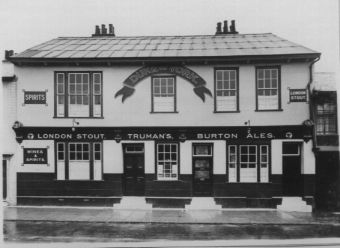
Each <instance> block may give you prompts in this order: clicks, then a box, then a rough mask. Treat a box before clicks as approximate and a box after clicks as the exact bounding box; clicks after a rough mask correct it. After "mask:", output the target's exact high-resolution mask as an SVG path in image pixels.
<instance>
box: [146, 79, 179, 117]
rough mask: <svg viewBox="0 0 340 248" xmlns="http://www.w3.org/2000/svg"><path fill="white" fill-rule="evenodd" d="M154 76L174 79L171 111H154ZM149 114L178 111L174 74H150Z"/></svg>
mask: <svg viewBox="0 0 340 248" xmlns="http://www.w3.org/2000/svg"><path fill="white" fill-rule="evenodd" d="M156 78H160V79H162V78H172V79H173V80H174V93H173V94H174V110H173V111H155V105H154V92H153V88H154V79H156ZM150 113H151V114H173V113H178V111H177V82H176V76H175V75H160V76H157V75H154V76H151V111H150Z"/></svg>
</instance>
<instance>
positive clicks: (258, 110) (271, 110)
mask: <svg viewBox="0 0 340 248" xmlns="http://www.w3.org/2000/svg"><path fill="white" fill-rule="evenodd" d="M280 111H283V109H255V112H280Z"/></svg>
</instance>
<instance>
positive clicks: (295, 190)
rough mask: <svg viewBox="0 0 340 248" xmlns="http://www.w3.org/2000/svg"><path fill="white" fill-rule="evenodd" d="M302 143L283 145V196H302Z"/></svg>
mask: <svg viewBox="0 0 340 248" xmlns="http://www.w3.org/2000/svg"><path fill="white" fill-rule="evenodd" d="M302 186H303V180H302V175H301V152H300V143H283V146H282V193H283V196H301V195H302Z"/></svg>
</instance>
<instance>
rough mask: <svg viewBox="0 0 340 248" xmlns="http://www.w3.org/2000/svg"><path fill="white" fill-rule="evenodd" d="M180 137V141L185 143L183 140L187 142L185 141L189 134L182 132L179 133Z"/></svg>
mask: <svg viewBox="0 0 340 248" xmlns="http://www.w3.org/2000/svg"><path fill="white" fill-rule="evenodd" d="M178 139H179V141H180V142H182V143H183V142H185V141H186V140H187V136H186V135H185V133H184V132H183V133H181V134H180V135H179V137H178Z"/></svg>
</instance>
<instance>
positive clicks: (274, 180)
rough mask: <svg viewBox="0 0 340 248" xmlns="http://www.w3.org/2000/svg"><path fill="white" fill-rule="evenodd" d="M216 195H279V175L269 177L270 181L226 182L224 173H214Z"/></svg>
mask: <svg viewBox="0 0 340 248" xmlns="http://www.w3.org/2000/svg"><path fill="white" fill-rule="evenodd" d="M213 187H214V196H216V197H223V196H228V197H237V196H242V197H260V198H266V197H272V196H279V195H281V176H280V175H276V176H272V177H271V182H270V183H227V182H226V176H225V175H214V185H213Z"/></svg>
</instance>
